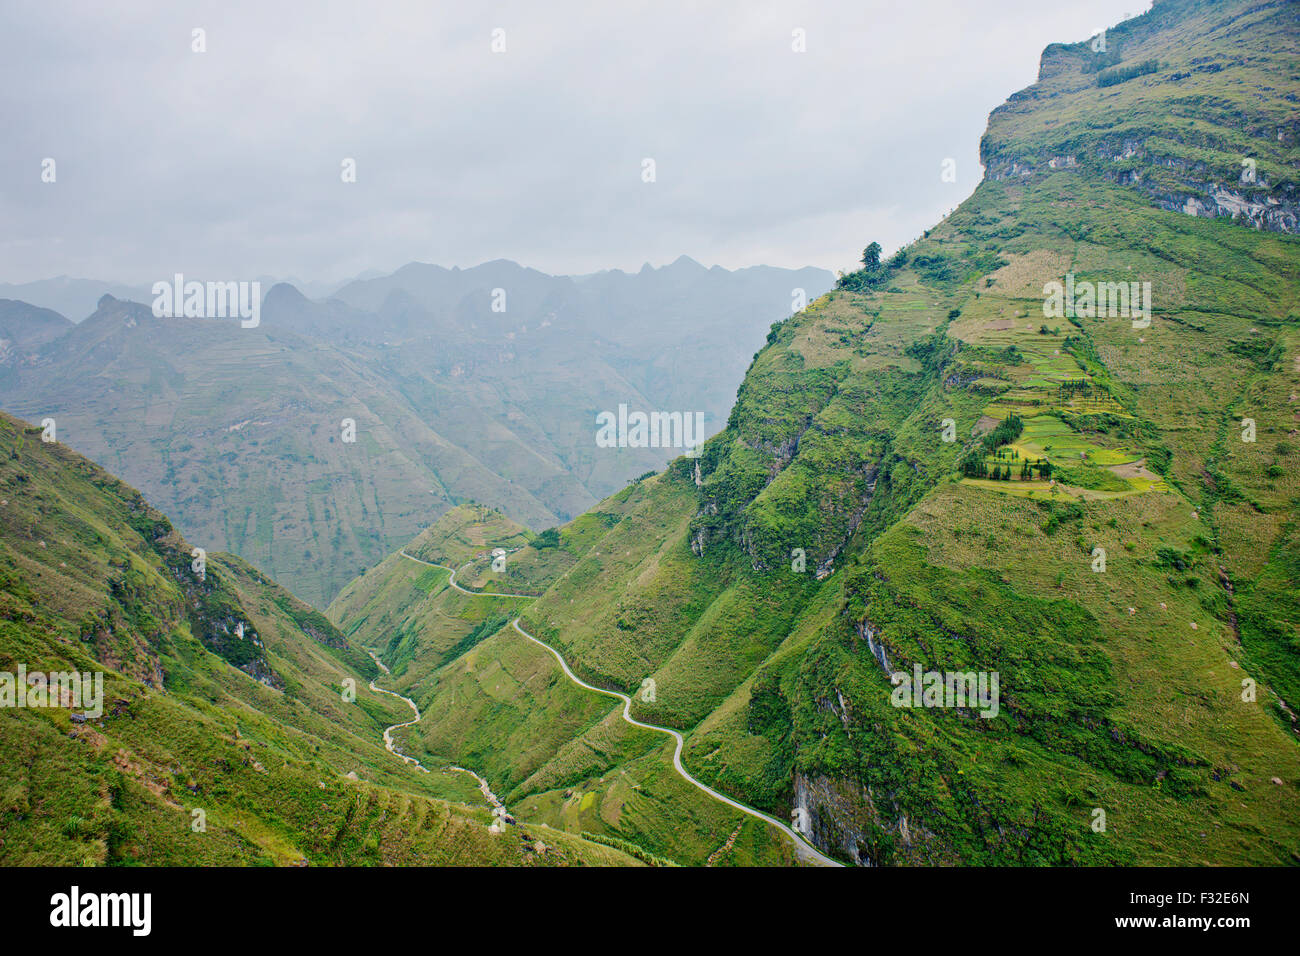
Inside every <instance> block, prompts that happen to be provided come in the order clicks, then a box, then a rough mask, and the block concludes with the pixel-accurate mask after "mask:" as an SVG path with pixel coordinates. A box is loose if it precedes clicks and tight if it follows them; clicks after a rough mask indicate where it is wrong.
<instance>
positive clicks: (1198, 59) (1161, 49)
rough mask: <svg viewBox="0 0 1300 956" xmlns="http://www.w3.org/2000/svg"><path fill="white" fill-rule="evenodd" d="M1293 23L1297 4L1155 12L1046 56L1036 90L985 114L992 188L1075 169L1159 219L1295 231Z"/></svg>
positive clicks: (1163, 5) (1172, 3) (1281, 1)
mask: <svg viewBox="0 0 1300 956" xmlns="http://www.w3.org/2000/svg"><path fill="white" fill-rule="evenodd" d="M1297 37H1300V11H1298V10H1297V8H1296V5H1295V4H1294V3H1288V2H1285V0H1275V2H1263V3H1259V2H1244V0H1228V2H1217V0H1216V2H1213V3H1211V2H1205V0H1162V2H1157V3H1155V4H1154V5H1153V7H1152V9H1151V11H1150V12H1148V13H1147V14H1145V15H1143V16H1140V17H1137V18H1135V19H1132V20H1128V21H1126V22H1124V23H1122V24H1120V25H1119V26H1117V27H1115V28H1113V29H1111V30H1108V31H1105V32H1104V33H1102V34H1100V35H1098V36H1094V37H1093V38H1091V39H1089V40H1086V41H1084V42H1081V43H1076V44H1073V45H1053V46H1051V47H1049V48H1048V49H1047V50H1046V51H1045V52H1044V54H1043V59H1042V63H1041V66H1040V68H1039V76H1038V82H1037V83H1035V84H1034V85H1033V86H1031V87H1029V88H1028V89H1026V90H1023V91H1022V92H1020V93H1018V94H1016V95H1014V96H1012V97H1011V98H1010V99H1009V100H1008V102H1007V103H1006V104H1005V105H1004V106H1001V107H999V108H998V109H997V110H995V111H994V112H993V115H992V116H991V117H990V120H989V129H988V132H987V133H986V134H985V136H984V139H983V141H982V143H981V157H982V161H983V162H984V164H985V166H986V170H987V175H988V177H989V178H990V179H993V180H997V181H1008V182H1018V181H1023V180H1025V179H1027V178H1029V177H1032V176H1034V175H1042V174H1044V173H1047V172H1050V171H1054V170H1058V169H1071V170H1076V171H1078V172H1079V173H1080V174H1081V175H1090V176H1097V177H1103V178H1105V179H1107V180H1109V181H1111V182H1115V183H1118V184H1120V185H1123V186H1126V187H1127V188H1130V189H1133V190H1134V191H1136V192H1137V193H1139V194H1140V195H1142V196H1143V197H1145V198H1146V199H1147V200H1148V201H1150V202H1151V203H1153V204H1154V205H1156V206H1158V207H1159V208H1161V209H1167V210H1170V211H1173V212H1181V213H1185V214H1187V215H1192V216H1202V217H1207V218H1215V217H1223V218H1227V219H1234V220H1236V221H1238V222H1240V223H1242V224H1244V225H1249V226H1251V227H1253V228H1257V229H1266V230H1271V231H1276V232H1285V233H1293V234H1294V233H1295V232H1296V231H1297V229H1298V228H1300V170H1298V169H1297V166H1296V161H1295V151H1296V146H1297V143H1298V142H1300V139H1298V137H1300V108H1298V107H1300V94H1298V93H1297V91H1296V88H1295V84H1296V77H1295V64H1296V62H1297V58H1298V57H1300V49H1298V48H1297V44H1298V43H1300V41H1298V40H1297Z"/></svg>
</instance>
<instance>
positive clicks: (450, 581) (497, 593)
mask: <svg viewBox="0 0 1300 956" xmlns="http://www.w3.org/2000/svg"><path fill="white" fill-rule="evenodd" d="M398 554H400V555H401V556H402V557H404V558H410V559H411V560H412V561H414V562H415V563H416V564H423V565H424V566H425V567H429V568H442V569H443V570H444V571H450V572H451V577H450V578H448V579H447V583H448V584H450V585H451V586H452V587H454V588H455V589H456V590H457V591H459V592H460V593H461V594H472V595H474V596H475V597H508V598H535V597H537V596H538V595H536V594H511V593H510V592H508V591H471V590H470V589H469V588H463V587H461V586H460V585H459V584H457V583H456V569H455V568H449V567H447V565H445V564H434V563H433V562H432V561H424V560H422V559H420V558H417V557H415V555H412V554H407V553H406V552H405V551H399V552H398ZM462 567H463V565H462Z"/></svg>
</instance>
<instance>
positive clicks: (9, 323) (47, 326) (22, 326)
mask: <svg viewBox="0 0 1300 956" xmlns="http://www.w3.org/2000/svg"><path fill="white" fill-rule="evenodd" d="M71 327H72V323H71V322H69V321H68V320H67V319H65V318H64V317H63V316H61V315H59V313H57V312H54V311H52V310H50V309H42V308H38V307H37V306H34V305H29V304H27V303H26V302H16V301H14V300H13V299H0V367H3V366H18V365H22V364H24V363H26V362H28V361H31V360H32V358H33V357H34V356H35V354H36V353H37V352H38V351H39V350H40V348H41V347H42V346H44V345H46V344H48V343H50V342H52V341H54V340H55V339H57V338H58V337H59V336H61V335H62V334H63V333H64V332H66V331H68V329H70V328H71Z"/></svg>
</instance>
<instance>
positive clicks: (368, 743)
mask: <svg viewBox="0 0 1300 956" xmlns="http://www.w3.org/2000/svg"><path fill="white" fill-rule="evenodd" d="M0 532H2V533H0V671H3V672H5V673H6V674H15V673H17V672H18V670H19V668H20V666H21V667H22V668H25V670H26V671H27V672H28V673H29V674H31V673H33V672H42V673H57V672H64V671H69V670H75V671H79V672H102V673H103V675H104V683H103V689H104V701H103V704H104V706H103V711H102V714H100V715H96V714H94V713H93V708H92V707H91V706H90V705H89V704H86V705H84V706H82V707H80V708H78V709H72V708H70V707H69V706H67V705H68V704H70V703H71V701H68V700H64V701H63V702H62V703H63V704H64V705H65V706H61V707H57V708H37V707H14V706H5V707H2V708H0V862H3V863H8V864H56V865H81V864H88V865H98V864H105V865H132V864H146V865H175V864H187V865H188V864H324V865H329V864H393V863H458V864H534V863H545V864H566V863H602V864H604V863H610V864H614V863H632V862H634V861H633V860H632V859H631V858H629V857H627V856H626V855H624V854H623V853H621V852H620V851H618V850H616V849H613V848H610V847H607V846H601V845H597V844H592V843H589V842H586V841H583V840H580V839H574V838H572V837H568V836H565V835H563V834H557V833H551V832H549V831H542V830H529V829H525V828H509V829H508V831H507V832H506V833H504V834H501V835H493V834H491V833H489V831H488V825H489V823H490V822H491V814H490V809H489V808H488V806H487V805H486V803H485V801H484V800H483V799H482V797H481V795H480V794H479V791H478V790H477V788H475V787H474V786H473V785H472V783H467V781H468V780H469V778H468V777H466V776H465V775H463V774H450V773H431V774H422V773H419V772H418V771H416V770H414V769H411V768H409V767H407V766H406V765H405V764H403V763H402V762H400V761H398V760H397V759H396V758H395V757H394V756H393V755H392V754H389V753H388V752H387V751H386V750H384V748H383V744H382V740H381V736H382V733H383V729H384V728H385V727H387V726H388V725H390V724H393V723H396V722H398V721H400V720H404V719H407V717H408V716H409V714H408V713H407V712H405V710H404V708H402V705H401V704H400V703H399V702H396V701H393V700H392V698H389V697H386V696H384V695H380V694H376V693H373V692H372V691H371V690H370V689H369V687H368V683H369V681H370V679H371V678H373V677H375V676H376V674H377V669H376V668H375V666H374V664H373V662H372V661H371V660H370V658H369V657H368V656H367V655H366V654H365V653H364V652H362V651H361V650H360V649H359V648H357V647H356V646H355V645H353V644H352V643H350V642H349V641H348V640H347V639H346V638H345V637H344V636H343V635H342V634H341V633H340V632H339V631H338V630H337V629H336V628H335V627H334V626H333V625H332V624H330V622H329V621H328V620H326V619H325V617H324V616H323V615H321V614H320V613H319V612H316V611H314V610H313V609H311V608H310V607H308V606H307V605H305V604H303V603H302V602H300V601H298V600H297V599H296V598H294V597H292V596H291V595H290V594H289V593H288V592H286V591H284V590H283V589H281V588H279V587H278V586H276V585H275V584H274V582H272V581H270V580H269V579H267V578H266V577H265V576H263V575H262V574H261V573H260V572H258V571H256V570H255V569H253V568H251V567H250V566H248V565H247V564H245V563H244V562H242V561H240V560H239V559H237V558H233V557H231V556H226V555H209V556H208V560H207V566H206V569H205V573H204V574H203V575H202V576H200V575H198V574H197V573H195V571H194V570H193V566H192V563H191V562H192V560H193V559H192V554H191V548H190V546H189V544H188V543H187V542H185V541H184V540H183V539H182V538H181V537H180V535H178V534H177V533H176V532H175V530H174V529H173V528H172V527H171V525H170V523H169V522H168V521H167V520H166V518H164V517H163V516H162V515H161V514H160V513H158V512H157V511H155V510H154V509H153V508H151V507H150V506H149V505H148V504H147V503H146V502H145V501H144V500H143V498H141V496H140V495H139V493H138V492H136V491H135V490H133V489H131V488H129V487H127V486H126V485H124V484H122V483H121V482H120V481H118V480H117V479H115V478H113V477H112V476H110V475H108V474H107V473H105V472H104V471H102V470H101V469H99V468H98V467H97V466H95V465H93V464H91V463H90V462H88V461H86V460H85V459H83V458H81V457H79V456H77V455H75V454H73V453H72V452H70V451H68V450H67V449H65V448H64V447H63V446H61V445H58V444H54V443H46V442H43V441H42V440H41V429H39V428H35V427H31V426H28V425H25V424H24V423H22V422H20V421H18V420H16V419H13V418H10V417H8V416H0ZM349 684H351V685H352V686H353V687H354V688H355V691H356V696H355V699H354V700H352V699H348V697H347V696H346V695H345V694H344V690H345V687H347V686H348V685H349ZM394 704H397V706H396V707H394ZM83 715H84V719H83ZM196 811H201V813H196ZM200 823H201V824H202V826H200V825H199V824H200Z"/></svg>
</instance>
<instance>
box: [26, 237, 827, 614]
mask: <svg viewBox="0 0 1300 956" xmlns="http://www.w3.org/2000/svg"><path fill="white" fill-rule="evenodd" d="M187 278H196V277H190V276H187ZM831 281H832V277H831V276H830V274H829V273H826V272H822V271H820V270H814V269H805V270H781V269H770V270H767V269H758V270H742V271H739V272H728V271H727V270H724V269H716V268H715V269H705V268H704V267H703V266H700V265H699V264H698V263H695V262H693V261H690V260H685V259H679V260H678V261H677V262H676V263H673V264H672V265H670V266H665V267H663V268H660V269H650V270H643V271H642V272H639V273H635V274H630V275H629V274H625V273H621V272H612V273H599V274H596V275H594V276H587V277H583V278H581V279H572V278H568V277H556V276H547V275H545V274H543V273H541V272H538V271H536V270H533V269H527V268H525V267H522V266H519V265H517V264H515V263H512V262H507V261H505V260H498V261H496V262H491V263H485V264H483V265H481V266H476V267H474V268H472V269H464V270H461V269H443V268H441V267H438V266H426V265H421V264H415V263H413V264H411V265H409V266H406V267H403V269H401V270H398V272H397V273H394V274H393V275H391V276H385V277H382V278H376V279H369V280H359V281H358V282H355V283H351V284H349V285H347V286H345V287H344V288H343V289H340V290H339V293H338V294H337V295H335V296H333V297H330V298H328V299H325V300H316V299H311V298H309V297H307V296H305V295H303V294H302V293H301V292H300V291H299V290H298V289H297V288H296V287H294V286H292V285H288V284H285V283H277V284H274V285H270V286H268V287H265V288H264V289H263V304H262V311H261V316H260V324H259V326H258V327H257V328H250V329H242V328H239V324H238V323H237V322H232V321H222V320H208V319H180V318H158V317H155V316H154V315H153V314H152V311H151V308H150V306H151V300H149V299H147V298H146V299H145V300H144V301H142V302H132V301H126V300H122V299H118V298H116V297H114V296H111V295H104V296H103V297H101V298H100V299H99V300H98V303H97V307H96V309H95V311H94V312H93V313H92V314H91V315H90V316H89V317H88V318H86V319H85V320H84V321H82V322H80V323H77V324H73V323H70V322H67V321H65V320H63V319H61V317H58V316H55V315H53V313H48V312H45V311H41V310H38V309H34V308H32V307H30V306H26V305H24V304H21V303H14V304H12V305H9V306H5V307H2V308H0V407H4V408H6V409H7V410H10V411H12V412H14V413H15V414H19V415H23V416H26V417H28V418H30V419H32V420H35V421H40V420H43V419H45V418H47V417H53V418H55V420H56V421H57V422H58V427H59V434H60V437H61V440H65V441H67V442H68V443H69V444H70V445H72V447H74V448H77V449H78V450H79V451H81V452H83V453H85V454H87V455H89V456H91V457H92V458H94V459H95V460H97V461H99V462H100V463H102V464H104V465H105V466H106V467H109V468H112V469H114V470H115V471H117V472H119V473H121V474H122V475H124V476H125V477H126V478H127V479H128V480H129V481H131V482H133V483H134V484H136V485H138V486H139V487H141V488H143V489H144V490H145V491H146V492H147V493H148V494H149V496H150V497H151V499H152V500H155V501H157V502H158V503H159V505H160V506H161V507H163V508H165V509H166V510H167V511H168V512H169V513H171V514H173V515H175V516H176V520H177V522H178V524H179V525H180V526H181V527H183V528H184V529H185V531H186V533H187V534H188V535H190V536H191V537H193V538H195V539H196V540H201V541H202V542H203V543H204V546H205V547H210V548H212V549H214V550H230V551H232V552H234V553H237V554H239V555H240V556H241V557H243V558H245V559H246V560H248V561H251V562H252V563H253V564H255V565H257V566H258V567H260V568H262V569H263V570H264V571H266V572H267V573H269V574H273V575H274V576H276V577H277V579H279V580H281V581H282V582H283V583H285V584H286V585H287V586H289V587H290V588H291V589H293V590H294V592H295V593H297V594H299V595H300V596H302V597H303V598H305V599H307V600H309V601H312V602H314V603H317V604H318V605H320V606H324V604H326V603H328V600H329V599H330V598H331V597H332V596H333V595H334V593H336V592H337V590H338V588H340V587H342V585H343V584H344V583H345V582H346V581H348V580H350V579H351V578H352V577H354V576H355V575H356V574H358V573H359V572H361V571H362V570H363V569H364V568H366V567H368V566H370V565H372V564H374V563H375V562H377V561H378V560H380V559H381V558H382V557H383V556H384V555H385V554H386V553H387V552H388V551H389V550H391V549H392V548H393V547H396V546H397V545H399V544H401V543H403V542H404V541H406V540H408V539H409V538H410V536H411V535H412V534H414V533H415V532H416V531H418V530H419V529H420V528H421V527H424V526H425V525H427V524H428V523H430V522H431V521H432V520H434V519H436V517H437V516H438V515H439V514H441V513H443V512H444V511H446V510H447V509H449V508H451V507H453V506H454V505H455V504H457V503H458V502H461V501H468V500H473V501H481V502H484V503H486V504H490V505H493V506H495V507H499V508H501V509H503V510H504V511H505V512H507V513H508V514H510V515H511V517H513V518H515V519H516V520H518V521H521V522H523V523H525V524H526V525H528V526H530V527H532V528H533V529H534V530H541V529H543V528H545V527H549V526H551V525H554V524H556V523H558V522H559V521H561V520H565V519H567V518H569V517H572V516H573V515H575V514H577V513H579V512H581V511H582V510H583V509H584V508H586V507H588V506H590V505H591V504H592V503H593V502H595V501H596V500H598V499H599V498H600V497H601V496H603V495H605V494H608V493H609V492H610V491H613V490H614V489H616V488H618V487H620V486H621V485H622V484H624V483H625V482H626V481H628V480H629V479H631V478H634V477H636V476H637V475H641V474H644V473H645V472H647V471H651V470H654V469H657V468H660V467H662V466H663V465H664V463H665V462H666V461H667V460H668V459H669V458H670V457H671V456H672V454H674V453H675V452H673V451H671V450H660V449H648V448H615V449H600V448H597V447H596V444H595V431H596V416H597V415H598V414H599V413H600V412H602V411H606V410H609V411H613V410H616V409H617V408H618V406H619V405H620V404H628V405H629V406H630V407H632V408H634V409H636V408H639V409H642V410H644V411H653V410H660V411H666V412H671V411H679V412H696V411H699V412H703V413H704V415H705V427H706V431H707V432H708V433H709V434H711V433H713V432H714V431H717V430H718V429H719V428H721V427H722V423H723V420H724V418H725V415H726V411H727V409H728V408H729V407H730V404H731V401H732V399H733V398H734V396H735V389H736V385H737V384H738V383H739V381H740V378H741V376H742V375H743V373H744V369H745V367H746V365H747V364H748V363H749V361H750V359H751V357H752V354H753V352H754V350H755V349H757V348H758V347H759V346H760V345H761V344H762V341H763V337H764V335H765V334H766V333H767V330H768V328H769V327H770V325H771V324H772V323H773V322H775V321H778V320H780V319H782V318H784V317H785V316H787V315H789V314H790V312H791V311H792V310H793V308H794V307H795V306H796V304H797V303H796V298H797V296H799V295H806V296H807V297H809V298H811V297H813V296H815V295H816V294H818V293H820V292H822V291H825V289H826V288H829V286H830V284H831ZM799 289H802V290H803V291H802V293H799V292H797V291H796V290H799ZM345 421H352V422H354V423H355V427H356V438H357V441H356V443H355V444H349V443H347V442H346V441H345V440H344V435H343V423H344V422H345Z"/></svg>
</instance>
